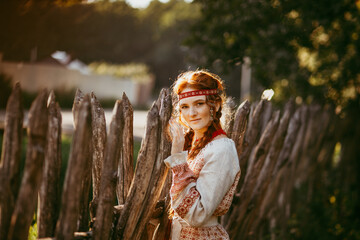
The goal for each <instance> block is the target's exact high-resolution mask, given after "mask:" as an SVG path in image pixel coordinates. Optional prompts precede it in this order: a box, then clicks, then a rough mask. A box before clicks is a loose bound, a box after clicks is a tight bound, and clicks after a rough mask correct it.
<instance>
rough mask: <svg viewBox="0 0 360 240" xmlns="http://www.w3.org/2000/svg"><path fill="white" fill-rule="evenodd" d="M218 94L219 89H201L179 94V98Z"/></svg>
mask: <svg viewBox="0 0 360 240" xmlns="http://www.w3.org/2000/svg"><path fill="white" fill-rule="evenodd" d="M216 94H218V90H217V89H201V90H196V91H190V92H185V93H181V94H179V95H178V96H179V100H181V99H183V98H188V97H194V96H201V95H216Z"/></svg>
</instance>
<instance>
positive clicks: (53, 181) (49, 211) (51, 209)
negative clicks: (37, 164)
mask: <svg viewBox="0 0 360 240" xmlns="http://www.w3.org/2000/svg"><path fill="white" fill-rule="evenodd" d="M48 111H49V123H48V133H47V149H46V154H45V163H44V173H43V180H42V183H41V187H40V193H39V207H38V222H37V223H38V224H37V226H38V236H39V237H53V236H54V234H55V228H56V221H57V218H58V216H59V209H60V198H61V189H60V173H61V111H60V107H59V104H58V103H57V102H55V94H54V92H53V91H51V93H50V96H49V99H48Z"/></svg>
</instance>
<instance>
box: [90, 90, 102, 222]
mask: <svg viewBox="0 0 360 240" xmlns="http://www.w3.org/2000/svg"><path fill="white" fill-rule="evenodd" d="M91 128H92V191H93V200H92V201H91V204H90V214H91V218H94V217H95V215H96V208H97V206H98V200H99V189H100V179H101V172H102V166H103V162H104V157H105V145H106V122H105V113H104V109H103V108H102V107H101V105H100V103H99V101H98V100H97V98H96V96H95V94H94V93H91Z"/></svg>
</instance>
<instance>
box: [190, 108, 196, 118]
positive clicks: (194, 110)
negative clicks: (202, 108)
mask: <svg viewBox="0 0 360 240" xmlns="http://www.w3.org/2000/svg"><path fill="white" fill-rule="evenodd" d="M196 114H197V111H196V109H195V108H194V107H190V115H191V116H195V115H196Z"/></svg>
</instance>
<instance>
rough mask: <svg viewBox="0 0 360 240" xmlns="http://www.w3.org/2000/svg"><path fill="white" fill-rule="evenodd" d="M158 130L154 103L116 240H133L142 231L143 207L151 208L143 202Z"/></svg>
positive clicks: (153, 158) (156, 143) (155, 153)
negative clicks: (140, 225) (140, 222)
mask: <svg viewBox="0 0 360 240" xmlns="http://www.w3.org/2000/svg"><path fill="white" fill-rule="evenodd" d="M158 128H159V110H158V107H157V106H156V104H155V103H154V104H153V105H152V107H151V109H150V111H149V113H148V116H147V123H146V130H145V138H144V139H143V141H142V144H141V148H140V152H139V155H138V160H137V164H136V169H135V176H134V178H133V181H132V184H131V187H130V190H129V194H128V196H127V199H126V202H125V205H124V209H123V211H122V213H121V216H120V218H119V221H118V224H117V238H118V239H135V238H134V236H135V234H136V231H142V230H143V229H139V226H138V222H139V219H140V217H141V213H142V211H143V209H144V207H151V206H144V204H143V202H144V200H146V198H147V195H148V194H149V192H148V190H149V189H148V184H149V182H150V179H151V175H152V172H153V169H154V163H155V161H156V156H157V151H158V140H159V137H158V132H159V129H158Z"/></svg>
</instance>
